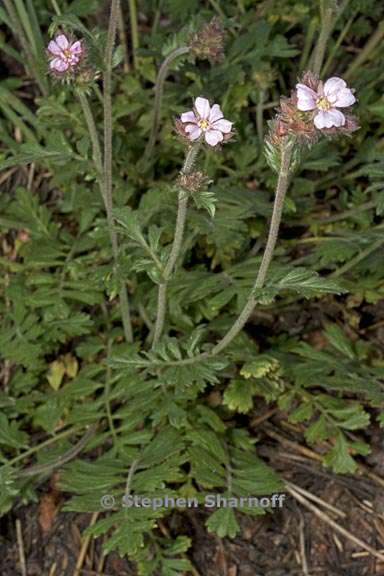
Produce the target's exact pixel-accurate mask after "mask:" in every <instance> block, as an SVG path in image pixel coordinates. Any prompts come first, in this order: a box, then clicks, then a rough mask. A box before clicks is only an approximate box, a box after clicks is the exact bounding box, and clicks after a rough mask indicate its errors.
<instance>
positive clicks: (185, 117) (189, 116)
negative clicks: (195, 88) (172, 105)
mask: <svg viewBox="0 0 384 576" xmlns="http://www.w3.org/2000/svg"><path fill="white" fill-rule="evenodd" d="M180 119H181V121H182V122H192V124H197V118H196V116H195V113H194V112H192V110H190V111H189V112H184V113H183V114H182V115H181V116H180Z"/></svg>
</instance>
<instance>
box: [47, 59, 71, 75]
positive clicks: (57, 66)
mask: <svg viewBox="0 0 384 576" xmlns="http://www.w3.org/2000/svg"><path fill="white" fill-rule="evenodd" d="M49 67H50V68H51V70H56V72H65V71H66V70H68V68H69V63H68V62H67V61H66V60H63V59H62V58H54V59H53V60H51V62H50V63H49Z"/></svg>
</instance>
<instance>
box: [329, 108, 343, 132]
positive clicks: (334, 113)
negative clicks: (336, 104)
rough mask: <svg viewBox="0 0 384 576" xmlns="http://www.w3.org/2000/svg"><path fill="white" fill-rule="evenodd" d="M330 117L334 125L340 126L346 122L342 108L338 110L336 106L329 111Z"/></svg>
mask: <svg viewBox="0 0 384 576" xmlns="http://www.w3.org/2000/svg"><path fill="white" fill-rule="evenodd" d="M327 113H328V118H329V117H330V118H331V119H332V122H333V124H332V125H333V126H335V127H336V128H340V126H344V124H345V116H344V114H343V113H342V112H340V110H336V108H331V109H330V110H328V111H327Z"/></svg>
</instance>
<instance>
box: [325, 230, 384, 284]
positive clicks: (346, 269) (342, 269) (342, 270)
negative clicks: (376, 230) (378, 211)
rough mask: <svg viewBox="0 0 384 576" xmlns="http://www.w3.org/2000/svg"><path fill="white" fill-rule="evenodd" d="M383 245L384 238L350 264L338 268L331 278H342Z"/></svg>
mask: <svg viewBox="0 0 384 576" xmlns="http://www.w3.org/2000/svg"><path fill="white" fill-rule="evenodd" d="M382 244H384V238H379V239H378V240H376V242H373V243H372V244H370V245H369V246H367V248H366V249H365V250H362V251H361V252H359V253H358V254H357V255H356V256H355V257H354V258H352V260H349V261H348V262H346V263H345V264H344V266H341V267H340V268H338V269H337V270H335V271H334V272H332V274H330V276H331V277H333V278H338V277H339V276H342V275H343V274H345V273H346V272H349V270H351V268H353V267H354V266H356V265H357V264H359V263H360V262H361V261H362V260H364V259H365V258H367V256H369V255H370V254H372V252H375V251H376V250H378V249H379V248H380V247H381V246H382Z"/></svg>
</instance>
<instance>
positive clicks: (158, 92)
mask: <svg viewBox="0 0 384 576" xmlns="http://www.w3.org/2000/svg"><path fill="white" fill-rule="evenodd" d="M189 50H190V48H189V46H181V47H180V48H176V49H175V50H173V51H172V52H171V53H170V54H168V56H167V57H166V59H165V60H164V62H163V63H162V65H161V66H160V70H159V72H158V74H157V78H156V84H155V102H154V107H153V121H152V129H151V134H150V136H149V140H148V144H147V147H146V150H145V157H146V158H148V156H150V154H151V152H152V149H153V147H154V145H155V142H156V137H157V131H158V128H159V121H160V112H161V100H162V96H163V88H164V82H165V79H166V77H167V74H168V70H169V67H170V66H171V64H172V62H174V60H176V59H177V58H178V57H179V56H182V55H183V54H187V53H188V52H189Z"/></svg>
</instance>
